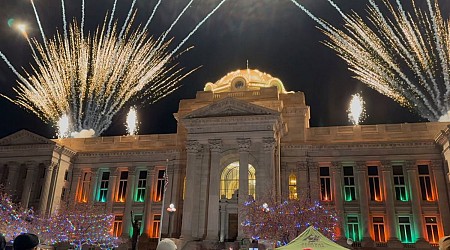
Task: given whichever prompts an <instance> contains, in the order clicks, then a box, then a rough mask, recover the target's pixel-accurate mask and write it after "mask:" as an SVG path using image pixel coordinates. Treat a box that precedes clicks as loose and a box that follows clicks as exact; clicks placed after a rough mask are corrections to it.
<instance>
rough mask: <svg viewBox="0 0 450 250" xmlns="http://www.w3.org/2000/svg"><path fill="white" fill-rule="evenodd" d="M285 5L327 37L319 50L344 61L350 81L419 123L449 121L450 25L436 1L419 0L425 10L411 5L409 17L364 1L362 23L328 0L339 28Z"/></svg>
mask: <svg viewBox="0 0 450 250" xmlns="http://www.w3.org/2000/svg"><path fill="white" fill-rule="evenodd" d="M291 1H292V2H293V3H294V4H295V5H297V7H299V8H300V9H302V10H303V11H304V12H305V13H306V14H308V15H309V16H310V17H311V18H313V19H314V20H315V21H316V22H317V23H318V24H319V26H320V28H321V30H322V31H323V33H324V34H325V35H327V36H328V38H329V40H328V41H325V45H327V46H328V47H330V48H331V49H333V50H334V51H336V52H337V54H338V55H339V56H340V57H341V58H342V59H344V60H345V61H346V62H347V64H348V65H349V69H350V71H352V72H353V73H354V74H355V78H357V79H359V80H360V81H362V82H363V83H365V84H366V85H368V86H370V87H371V88H373V89H375V90H377V91H378V92H380V93H381V94H383V95H386V96H388V97H390V98H392V99H393V100H395V101H397V102H398V103H400V104H401V105H403V106H406V107H409V108H411V109H414V110H416V112H417V113H418V114H419V115H420V116H422V117H423V118H426V119H428V120H430V121H438V120H440V121H444V120H447V121H449V120H450V119H449V118H450V117H449V116H448V113H449V111H450V77H449V69H450V42H449V41H450V28H449V27H450V26H449V22H448V19H444V18H443V17H442V15H441V12H440V7H439V4H438V1H437V0H426V1H424V3H425V5H426V6H425V7H420V6H416V3H415V2H414V0H411V4H412V11H411V12H410V13H407V12H406V11H405V8H404V6H403V5H402V3H401V1H400V0H395V1H394V2H395V4H391V3H390V2H389V1H388V0H382V1H380V2H382V4H381V5H380V6H379V5H378V2H377V3H376V2H375V1H374V0H369V4H368V11H367V13H368V17H367V20H368V21H365V20H364V19H363V18H362V17H360V16H359V15H358V14H356V13H355V12H352V13H351V14H345V13H344V12H342V11H341V10H340V9H339V7H338V6H337V5H336V4H335V3H334V2H333V1H332V0H328V2H329V3H330V4H331V5H332V6H333V7H334V8H335V9H336V10H337V11H338V12H339V14H340V15H341V16H342V18H343V19H344V22H345V24H344V26H343V28H342V29H338V28H336V27H334V26H332V25H331V24H329V23H327V22H325V21H323V20H322V19H319V18H317V17H315V16H314V15H313V14H312V13H310V12H309V11H308V10H307V9H306V8H305V7H304V6H302V5H300V4H299V3H298V2H296V1H295V0H291ZM402 2H403V1H402Z"/></svg>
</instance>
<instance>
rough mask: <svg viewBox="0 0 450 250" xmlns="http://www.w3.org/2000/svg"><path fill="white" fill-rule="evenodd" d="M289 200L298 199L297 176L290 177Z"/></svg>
mask: <svg viewBox="0 0 450 250" xmlns="http://www.w3.org/2000/svg"><path fill="white" fill-rule="evenodd" d="M289 199H290V200H295V199H297V176H295V174H291V175H289Z"/></svg>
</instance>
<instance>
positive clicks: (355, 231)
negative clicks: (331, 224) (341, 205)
mask: <svg viewBox="0 0 450 250" xmlns="http://www.w3.org/2000/svg"><path fill="white" fill-rule="evenodd" d="M347 230H348V237H347V238H349V239H352V240H353V241H354V242H358V241H361V238H360V237H359V223H358V217H357V216H348V217H347Z"/></svg>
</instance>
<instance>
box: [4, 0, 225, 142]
mask: <svg viewBox="0 0 450 250" xmlns="http://www.w3.org/2000/svg"><path fill="white" fill-rule="evenodd" d="M192 2H193V0H191V1H190V2H189V3H188V4H187V5H186V7H185V8H184V9H183V10H182V12H181V13H180V14H179V16H178V17H177V18H176V19H175V21H173V23H172V24H171V25H170V27H169V28H168V29H167V30H166V31H165V32H164V33H163V35H162V36H161V37H159V38H158V39H152V38H151V37H149V35H148V34H147V27H148V25H149V23H150V22H151V20H152V18H153V15H154V13H155V12H156V10H157V8H158V6H159V4H160V3H161V0H160V1H158V2H157V4H156V6H155V7H154V9H153V11H152V14H151V16H150V18H149V19H148V20H147V22H146V24H145V26H143V27H142V28H137V29H133V26H132V24H133V21H134V14H135V13H136V12H135V9H134V5H135V3H136V0H134V1H133V2H132V4H131V7H130V10H129V12H128V15H127V18H126V20H125V22H124V24H123V26H122V27H121V28H120V27H117V24H116V23H117V21H114V20H115V19H114V12H115V6H116V3H117V0H115V1H114V5H113V10H112V12H111V14H110V16H108V15H107V16H106V17H105V19H104V23H103V25H100V26H99V27H98V28H97V30H96V31H95V32H89V33H87V34H85V32H84V22H85V20H84V11H85V5H84V1H82V18H81V20H82V21H81V24H80V25H79V24H78V23H77V22H76V21H73V22H72V23H70V24H67V22H66V13H65V9H64V0H61V5H62V18H63V21H64V25H63V27H64V28H63V32H62V34H61V33H59V32H58V33H57V34H56V35H55V36H54V37H53V38H50V39H47V38H46V35H45V34H44V30H43V29H42V26H41V22H40V19H39V15H38V12H37V10H36V7H35V5H34V2H33V0H31V4H32V6H33V10H34V13H35V16H36V20H37V24H38V26H39V29H40V31H41V35H42V41H41V42H40V41H38V39H35V38H31V39H29V38H28V36H27V35H26V33H25V31H22V32H23V33H25V37H26V38H27V40H28V41H29V44H30V47H31V50H32V52H33V62H32V63H31V70H28V71H24V73H19V72H18V71H17V70H16V69H15V68H14V66H13V65H12V64H11V63H10V62H9V60H8V59H7V57H6V56H5V55H4V54H3V53H2V52H0V57H1V58H2V59H3V60H4V61H5V63H6V64H7V65H8V66H9V67H10V69H11V70H12V71H13V72H14V73H15V74H16V76H17V77H18V81H17V86H16V87H15V88H14V91H15V92H16V94H17V96H16V97H15V98H10V97H6V96H4V97H6V98H7V99H9V100H10V101H12V102H13V103H15V104H17V105H19V106H21V107H23V108H25V109H27V110H29V111H31V112H33V113H34V114H36V115H37V116H38V117H39V118H40V119H42V120H43V121H45V122H47V123H50V124H52V125H55V126H57V127H58V128H60V125H57V123H58V122H59V121H61V120H68V124H69V125H68V131H64V132H63V131H59V134H60V135H59V136H61V134H64V135H67V134H69V135H70V134H72V135H77V134H78V135H80V134H85V133H79V132H81V131H93V132H91V133H90V134H93V133H95V135H100V134H101V133H102V132H104V131H105V130H106V129H107V128H108V127H109V126H110V124H111V121H112V118H113V117H114V115H115V114H116V113H117V112H118V111H119V110H121V109H122V108H123V107H124V105H125V104H126V103H127V102H129V101H130V100H132V99H141V100H144V101H145V102H148V103H153V102H155V101H157V100H159V99H161V98H163V97H165V96H167V95H168V94H170V93H172V92H173V91H175V90H176V89H177V88H178V87H179V86H180V85H179V82H180V80H181V79H183V78H184V77H185V76H186V75H188V74H189V73H191V72H192V70H191V71H188V72H185V71H184V70H183V69H182V68H180V67H178V65H177V64H176V62H174V59H175V57H176V56H177V55H178V54H179V53H180V52H179V50H180V49H181V48H182V47H183V45H184V43H185V42H186V41H187V40H188V39H189V37H190V36H191V35H192V34H193V33H194V32H195V31H196V30H197V29H198V28H199V27H200V26H201V25H202V24H203V23H204V22H205V21H206V20H207V19H208V18H209V17H210V16H211V15H212V14H213V13H214V12H215V11H216V10H217V9H218V8H219V7H220V6H221V5H222V4H223V3H224V2H225V0H221V2H220V3H219V4H218V5H217V6H216V7H215V8H214V9H213V10H212V11H211V12H210V13H209V14H208V15H206V17H205V18H204V19H203V20H202V21H201V22H199V23H198V24H197V26H195V27H194V28H193V30H192V31H191V32H190V33H189V34H188V35H187V36H186V37H185V38H184V39H183V40H182V41H181V42H180V43H179V44H178V45H176V47H175V49H172V50H171V49H170V48H169V46H171V40H170V39H169V40H166V36H167V34H168V33H169V32H170V31H171V29H172V28H173V26H174V25H175V24H176V23H177V22H178V20H179V19H180V17H181V16H182V15H183V14H184V13H185V11H186V10H187V9H188V8H189V7H190V6H191V4H192ZM186 50H188V49H186ZM66 116H67V117H66ZM66 129H67V128H66Z"/></svg>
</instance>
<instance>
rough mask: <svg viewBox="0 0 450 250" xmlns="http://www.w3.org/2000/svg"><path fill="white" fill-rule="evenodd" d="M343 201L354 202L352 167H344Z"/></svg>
mask: <svg viewBox="0 0 450 250" xmlns="http://www.w3.org/2000/svg"><path fill="white" fill-rule="evenodd" d="M344 199H345V201H354V200H356V188H355V176H354V175H353V167H344Z"/></svg>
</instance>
